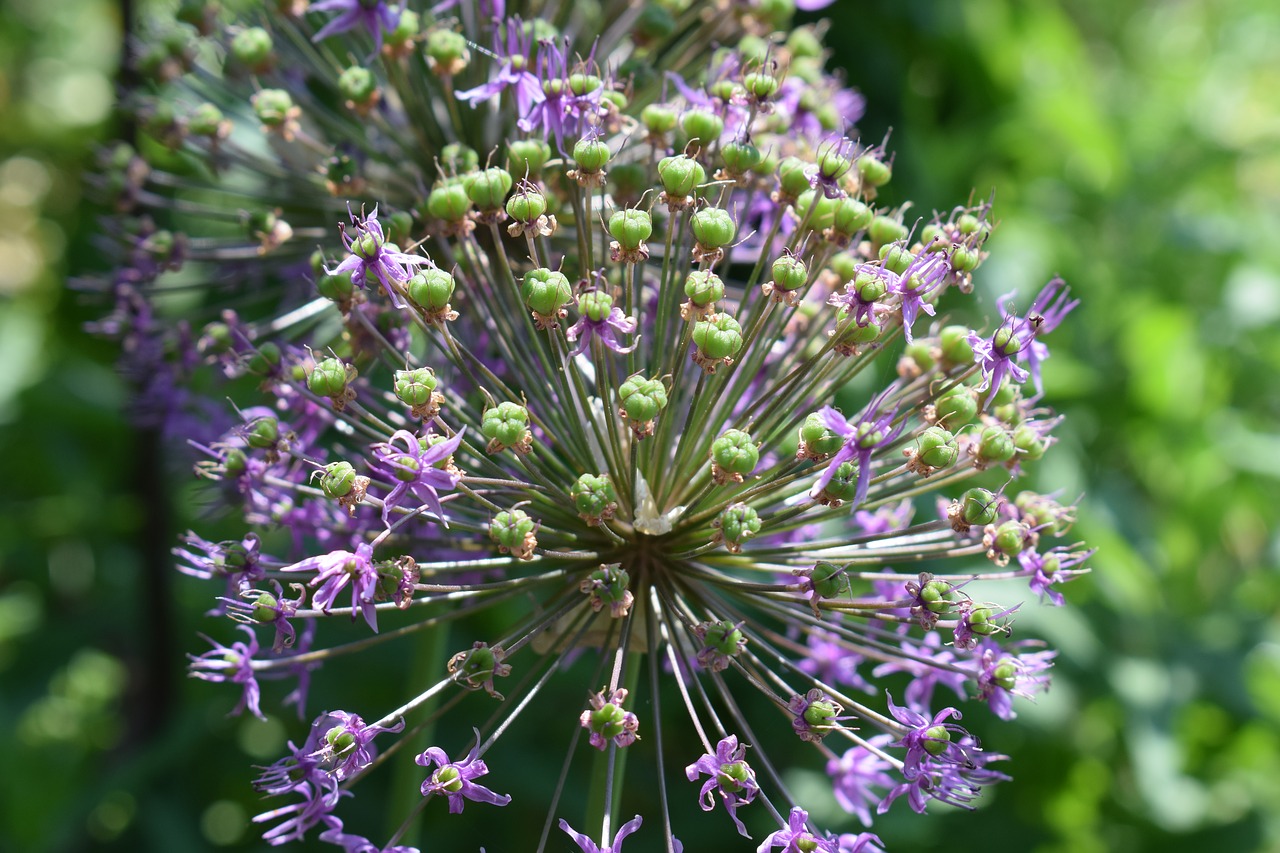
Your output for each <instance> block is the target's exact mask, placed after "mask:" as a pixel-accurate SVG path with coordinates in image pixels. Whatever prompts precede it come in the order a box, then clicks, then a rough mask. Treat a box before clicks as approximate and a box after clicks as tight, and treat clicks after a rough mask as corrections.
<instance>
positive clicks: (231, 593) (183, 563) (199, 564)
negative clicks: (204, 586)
mask: <svg viewBox="0 0 1280 853" xmlns="http://www.w3.org/2000/svg"><path fill="white" fill-rule="evenodd" d="M182 543H183V544H184V545H186V546H187V547H186V548H174V549H173V553H174V555H175V556H177V557H178V558H179V562H178V565H177V569H178V571H180V572H182V573H183V574H186V575H191V576H192V577H196V578H201V579H204V580H208V579H210V578H215V577H224V578H226V579H227V590H226V593H225V596H226V597H227V598H234V597H236V596H238V595H239V594H240V593H242V592H243V591H244V590H246V589H248V588H249V586H250V585H251V584H253V583H254V582H255V581H259V580H262V578H264V577H266V567H265V566H264V565H263V564H262V555H261V553H260V552H259V549H260V546H261V544H262V542H261V540H260V539H259V538H258V534H256V533H247V534H245V537H244V538H243V539H241V540H240V541H239V542H234V541H231V542H210V541H208V540H206V539H201V538H200V537H199V536H197V535H196V534H195V533H192V532H191V531H188V532H187V533H186V534H184V535H183V536H182ZM224 609H225V607H221V606H220V607H217V608H215V609H214V610H213V611H212V612H213V614H214V615H216V614H217V613H220V612H222V611H223V610H224Z"/></svg>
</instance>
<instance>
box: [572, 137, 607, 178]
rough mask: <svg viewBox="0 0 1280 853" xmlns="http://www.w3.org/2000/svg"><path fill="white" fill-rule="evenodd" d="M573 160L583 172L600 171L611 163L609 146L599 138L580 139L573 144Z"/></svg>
mask: <svg viewBox="0 0 1280 853" xmlns="http://www.w3.org/2000/svg"><path fill="white" fill-rule="evenodd" d="M573 162H574V163H576V164H577V166H578V169H579V171H581V172H586V173H588V174H592V173H595V172H599V171H600V170H601V169H603V168H604V167H605V166H606V165H608V163H609V146H608V145H606V144H605V143H604V142H601V141H600V140H599V139H579V140H578V141H577V142H575V143H574V145H573Z"/></svg>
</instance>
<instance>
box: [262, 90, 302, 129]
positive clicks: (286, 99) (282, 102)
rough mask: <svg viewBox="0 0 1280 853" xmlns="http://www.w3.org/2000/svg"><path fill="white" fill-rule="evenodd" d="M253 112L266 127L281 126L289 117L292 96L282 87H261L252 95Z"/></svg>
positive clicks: (292, 107) (291, 108) (291, 109)
mask: <svg viewBox="0 0 1280 853" xmlns="http://www.w3.org/2000/svg"><path fill="white" fill-rule="evenodd" d="M252 103H253V114H254V115H255V116H257V117H258V121H260V122H262V123H263V124H264V125H265V126H266V127H269V128H277V127H282V126H283V125H284V123H285V122H287V121H288V120H289V119H290V118H291V113H292V112H293V110H294V106H293V98H292V97H291V96H290V95H289V93H288V92H286V91H285V90H284V89H262V90H260V91H259V92H257V94H255V95H254V96H253V99H252Z"/></svg>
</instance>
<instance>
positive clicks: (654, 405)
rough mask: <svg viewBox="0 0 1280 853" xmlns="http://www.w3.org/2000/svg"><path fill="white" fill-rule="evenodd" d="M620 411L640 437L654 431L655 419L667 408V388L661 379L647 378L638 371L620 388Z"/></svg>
mask: <svg viewBox="0 0 1280 853" xmlns="http://www.w3.org/2000/svg"><path fill="white" fill-rule="evenodd" d="M618 400H619V402H620V404H621V408H620V413H621V415H622V417H624V418H626V419H627V420H628V421H629V422H630V425H631V428H632V429H633V430H636V432H637V434H640V433H643V435H641V436H640V437H643V436H647V435H649V434H651V433H652V432H653V419H654V418H656V417H657V416H658V413H659V412H660V411H662V410H663V409H664V408H666V405H667V388H666V386H665V385H663V384H662V381H661V380H659V379H646V378H644V375H643V374H640V373H637V374H635V375H634V376H631V377H629V378H628V379H627V380H626V381H625V382H623V383H622V385H621V387H619V388H618Z"/></svg>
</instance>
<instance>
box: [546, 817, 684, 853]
mask: <svg viewBox="0 0 1280 853" xmlns="http://www.w3.org/2000/svg"><path fill="white" fill-rule="evenodd" d="M643 822H644V821H642V820H641V819H640V815H636V816H635V817H633V818H632V819H631V820H629V821H627V822H626V823H624V824H623V825H622V826H620V827H618V831H617V832H616V833H614V836H613V843H612V844H610V845H609V846H608V847H601V846H599V845H598V844H596V843H595V842H594V841H592V840H591V839H590V838H588V837H587V836H585V835H583V834H582V833H581V832H578V831H576V830H575V829H574V828H573V827H571V826H569V821H567V820H565V819H564V818H560V828H561V829H562V830H564V831H565V832H567V833H569V837H570V838H572V839H573V840H574V841H576V842H577V843H578V847H579V848H580V849H581V850H582V853H621V850H622V839H624V838H626V837H627V836H628V835H630V834H631V833H633V832H635V831H636V830H637V829H639V828H640V824H641V823H643ZM676 843H677V845H678V844H679V842H676ZM676 849H677V850H679V847H677V848H676Z"/></svg>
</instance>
